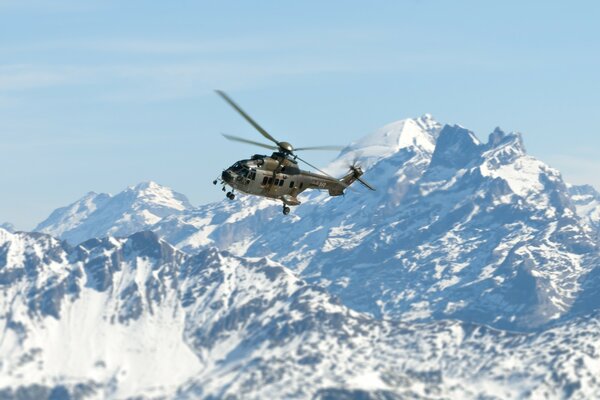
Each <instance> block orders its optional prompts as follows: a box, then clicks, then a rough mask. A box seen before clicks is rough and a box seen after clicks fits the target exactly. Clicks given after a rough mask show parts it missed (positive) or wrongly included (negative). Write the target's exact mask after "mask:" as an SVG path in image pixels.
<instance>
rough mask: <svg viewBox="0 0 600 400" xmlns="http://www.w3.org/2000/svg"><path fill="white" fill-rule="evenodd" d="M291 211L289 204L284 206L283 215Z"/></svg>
mask: <svg viewBox="0 0 600 400" xmlns="http://www.w3.org/2000/svg"><path fill="white" fill-rule="evenodd" d="M289 213H290V208H289V207H288V206H283V215H288V214H289Z"/></svg>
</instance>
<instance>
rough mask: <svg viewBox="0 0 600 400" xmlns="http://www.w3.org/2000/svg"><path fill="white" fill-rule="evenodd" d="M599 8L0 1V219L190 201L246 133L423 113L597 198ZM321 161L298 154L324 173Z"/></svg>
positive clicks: (348, 135) (346, 131)
mask: <svg viewBox="0 0 600 400" xmlns="http://www.w3.org/2000/svg"><path fill="white" fill-rule="evenodd" d="M599 18H600V2H595V1H587V2H586V1H569V2H567V1H564V2H563V1H501V2H500V1H497V2H488V1H428V0H418V1H417V0H413V1H404V2H403V1H368V2H367V1H361V2H358V1H348V0H345V1H296V2H284V1H246V2H243V3H242V2H234V1H221V2H216V1H211V2H200V1H147V0H146V1H131V0H128V1H107V0H103V1H81V0H73V1H69V0H57V1H42V0H38V1H35V0H15V1H6V0H0V191H1V192H0V193H1V195H0V222H3V221H9V222H13V223H14V224H16V225H17V228H20V229H32V228H33V227H34V226H35V224H36V223H37V222H39V221H41V220H42V219H43V218H45V217H46V216H47V215H48V214H49V213H50V212H51V211H52V210H53V209H55V208H57V207H59V206H63V205H66V204H68V203H70V202H72V201H74V200H76V199H77V198H79V197H80V196H82V195H83V194H84V193H86V192H88V191H92V190H93V191H96V192H110V193H116V192H118V191H120V190H122V189H124V188H125V187H126V186H128V185H133V184H136V183H138V182H140V181H144V180H155V181H157V182H159V183H162V184H164V185H168V186H170V187H172V188H174V189H175V190H177V191H180V192H182V193H184V194H186V195H188V197H189V198H190V200H191V201H192V202H193V203H195V204H199V203H204V202H208V201H213V200H217V199H220V198H221V197H222V193H221V192H220V191H219V189H218V188H215V187H214V186H213V185H212V184H210V181H211V180H212V179H213V178H214V177H215V176H216V175H217V174H218V173H219V172H220V171H221V170H222V168H224V167H226V166H228V165H230V164H231V163H233V161H235V160H237V159H239V158H246V157H248V156H249V155H250V154H252V153H254V152H255V149H254V148H252V147H249V146H245V145H242V144H231V143H229V142H226V141H225V139H223V138H222V137H221V136H220V132H226V133H230V134H236V135H242V136H247V137H248V138H250V139H256V140H258V139H260V137H259V136H258V134H256V133H255V132H254V131H253V130H252V128H251V127H250V126H249V125H247V124H246V123H245V122H244V121H243V120H242V119H241V118H240V117H239V116H237V115H236V114H234V113H233V112H232V110H230V109H229V108H228V106H227V105H226V104H225V103H224V102H223V101H222V100H221V99H220V98H218V97H217V96H216V95H215V94H214V93H213V92H212V90H213V89H216V88H220V89H223V90H226V91H227V92H228V93H229V94H230V95H231V96H232V97H233V98H234V99H236V100H237V101H238V102H239V103H240V104H241V105H242V106H243V107H244V108H246V110H247V111H248V112H249V113H250V114H251V115H253V116H254V117H255V118H256V119H257V120H258V121H259V122H260V123H261V124H262V125H263V126H264V127H265V128H266V129H267V130H269V131H270V132H271V133H272V134H273V135H274V136H275V137H277V138H280V139H281V140H287V141H290V142H291V143H293V144H294V145H296V146H300V145H305V146H309V145H318V144H342V145H345V144H347V143H349V142H351V141H353V140H356V139H357V138H359V137H361V136H363V135H365V134H368V133H370V132H372V131H373V130H375V129H377V128H378V127H380V126H382V125H384V124H386V123H389V122H391V121H394V120H398V119H402V118H406V117H416V116H420V115H422V114H424V113H431V114H433V116H434V117H435V118H436V119H437V120H438V121H440V122H443V123H458V124H461V125H463V126H465V127H467V128H469V129H471V130H473V131H475V132H476V133H477V135H478V136H479V137H480V138H481V139H485V138H486V137H487V135H488V133H489V132H491V131H492V130H493V128H494V127H496V126H498V125H499V126H501V127H502V128H503V129H505V130H518V131H521V132H523V133H524V138H525V145H526V147H527V149H528V151H529V152H530V153H531V154H533V155H535V156H536V157H539V158H540V159H542V160H543V161H546V162H547V163H549V164H550V165H552V166H554V167H556V168H558V169H560V170H561V171H562V172H563V174H564V176H565V178H566V179H567V180H568V181H569V182H574V183H584V182H587V183H591V184H594V185H595V186H596V187H600V174H599V173H598V171H599V170H600V161H599V160H600V135H599V133H600V128H599V127H598V124H597V122H596V116H597V112H598V111H599V106H600V78H599V71H600V44H599V43H600V24H599V23H598V20H599ZM333 156H334V154H323V153H316V152H315V153H311V154H307V158H308V159H310V160H314V162H316V163H318V164H320V165H324V164H326V162H327V160H328V159H330V158H331V157H333Z"/></svg>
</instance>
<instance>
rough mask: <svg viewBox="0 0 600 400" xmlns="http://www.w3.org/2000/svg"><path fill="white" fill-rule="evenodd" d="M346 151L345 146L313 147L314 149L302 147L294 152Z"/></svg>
mask: <svg viewBox="0 0 600 400" xmlns="http://www.w3.org/2000/svg"><path fill="white" fill-rule="evenodd" d="M342 149H344V146H312V147H300V148H297V149H294V151H302V150H336V151H340V150H342Z"/></svg>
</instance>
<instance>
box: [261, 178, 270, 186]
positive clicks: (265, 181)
mask: <svg viewBox="0 0 600 400" xmlns="http://www.w3.org/2000/svg"><path fill="white" fill-rule="evenodd" d="M268 180H269V177H268V176H265V177H264V178H263V182H262V184H263V185H266V184H267V181H268Z"/></svg>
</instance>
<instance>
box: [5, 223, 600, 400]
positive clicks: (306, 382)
mask: <svg viewBox="0 0 600 400" xmlns="http://www.w3.org/2000/svg"><path fill="white" fill-rule="evenodd" d="M0 271H2V273H3V275H2V278H1V279H0V291H1V294H2V295H1V296H0V302H1V305H2V307H1V308H0V310H2V311H1V318H0V327H1V328H2V329H0V355H2V360H3V362H2V364H0V371H2V372H1V373H0V395H2V396H3V397H12V396H14V397H16V396H19V398H47V397H50V396H55V397H56V396H58V397H61V396H62V397H63V398H65V397H66V396H72V397H79V398H127V397H130V396H135V397H136V398H157V397H162V396H167V397H169V398H171V397H175V396H176V397H177V398H204V399H212V398H232V399H235V398H247V399H259V398H273V399H278V398H282V399H283V398H318V399H329V398H344V397H350V398H357V397H358V398H367V399H371V398H372V399H375V398H392V399H393V398H407V397H409V398H432V399H437V398H439V399H441V398H482V397H486V398H522V397H534V398H538V397H552V398H562V397H571V396H573V397H575V398H593V397H597V396H598V395H599V394H600V383H599V382H598V380H597V378H596V377H597V376H598V374H599V373H600V358H599V357H600V356H599V354H600V340H599V339H600V337H599V335H600V334H599V332H600V330H599V329H598V328H599V327H600V319H599V317H598V316H597V315H592V316H590V317H589V318H587V319H585V320H573V321H571V322H569V323H567V324H565V325H563V326H561V327H557V328H553V329H550V330H548V331H546V332H543V333H536V334H516V333H509V332H502V331H496V330H493V329H490V328H487V327H482V326H477V325H473V324H468V323H461V322H458V321H438V322H433V323H429V324H409V323H402V322H393V321H378V320H375V319H373V318H372V317H370V316H369V315H366V314H361V313H357V312H354V311H352V310H350V309H348V308H347V307H345V306H344V305H342V304H340V303H339V302H338V301H337V300H336V299H335V298H334V297H332V296H330V295H329V294H328V293H327V292H326V291H325V290H323V289H322V288H320V287H318V286H314V285H310V284H308V283H306V282H305V281H303V280H302V279H299V278H298V277H297V276H296V275H295V274H294V273H292V272H291V271H290V270H289V269H287V268H285V267H283V266H281V265H279V264H277V263H274V262H271V261H268V260H266V259H244V258H239V257H235V256H233V255H231V254H229V253H226V252H219V251H217V250H215V249H207V250H204V251H201V252H200V253H198V254H197V255H195V256H188V255H186V254H185V253H182V252H180V251H178V250H176V249H174V248H172V247H171V246H169V245H168V244H166V243H165V242H163V241H161V240H159V239H158V238H157V237H156V236H155V235H153V234H151V233H148V232H143V233H137V234H135V235H132V236H130V237H128V238H122V239H114V238H106V239H94V240H90V241H88V242H85V243H82V244H80V245H79V246H76V247H70V246H68V245H66V244H65V243H64V242H60V241H58V240H56V239H54V238H52V237H49V236H47V235H41V234H26V233H18V234H10V233H8V232H6V231H4V230H0Z"/></svg>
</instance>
